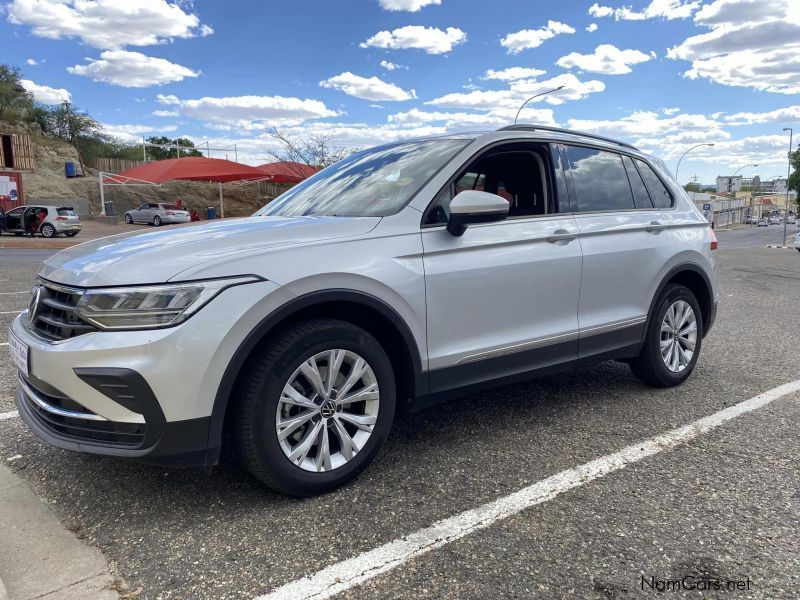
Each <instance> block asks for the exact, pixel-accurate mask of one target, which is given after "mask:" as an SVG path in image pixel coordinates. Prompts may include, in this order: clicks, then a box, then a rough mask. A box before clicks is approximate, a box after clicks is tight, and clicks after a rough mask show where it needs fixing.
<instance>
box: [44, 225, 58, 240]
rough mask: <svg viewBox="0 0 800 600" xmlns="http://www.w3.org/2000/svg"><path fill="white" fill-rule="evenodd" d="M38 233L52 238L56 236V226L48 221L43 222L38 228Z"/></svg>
mask: <svg viewBox="0 0 800 600" xmlns="http://www.w3.org/2000/svg"><path fill="white" fill-rule="evenodd" d="M39 233H41V234H42V235H43V236H44V237H46V238H54V237H56V235H58V234H57V232H56V228H55V227H53V226H52V225H50V223H45V224H44V225H42V228H41V229H40V230H39Z"/></svg>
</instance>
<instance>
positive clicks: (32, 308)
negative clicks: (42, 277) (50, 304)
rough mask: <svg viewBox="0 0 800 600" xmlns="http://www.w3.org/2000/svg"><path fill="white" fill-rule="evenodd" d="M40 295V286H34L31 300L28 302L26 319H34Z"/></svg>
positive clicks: (32, 320) (31, 320)
mask: <svg viewBox="0 0 800 600" xmlns="http://www.w3.org/2000/svg"><path fill="white" fill-rule="evenodd" d="M41 296H42V287H41V286H39V285H37V286H34V288H33V290H32V291H31V301H30V302H29V303H28V321H30V322H31V323H33V322H34V321H35V320H36V313H37V312H38V311H39V300H40V299H41Z"/></svg>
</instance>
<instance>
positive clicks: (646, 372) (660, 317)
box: [630, 284, 703, 387]
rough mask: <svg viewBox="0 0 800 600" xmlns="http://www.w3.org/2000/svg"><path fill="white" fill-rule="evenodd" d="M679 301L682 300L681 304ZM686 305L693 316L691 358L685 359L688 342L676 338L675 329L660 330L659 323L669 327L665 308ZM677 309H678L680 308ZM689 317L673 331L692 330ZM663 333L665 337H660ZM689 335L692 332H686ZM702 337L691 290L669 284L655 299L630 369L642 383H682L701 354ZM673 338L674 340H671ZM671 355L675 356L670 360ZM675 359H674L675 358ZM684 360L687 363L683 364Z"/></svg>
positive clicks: (701, 327)
mask: <svg viewBox="0 0 800 600" xmlns="http://www.w3.org/2000/svg"><path fill="white" fill-rule="evenodd" d="M680 303H685V304H683V305H681V304H680ZM676 305H677V306H678V307H681V306H688V307H689V308H690V309H691V313H692V317H693V318H694V340H691V339H689V341H693V342H694V348H693V350H692V351H691V358H690V359H688V360H686V359H687V356H686V354H685V353H684V352H685V351H687V350H688V346H687V344H688V342H682V341H680V340H677V341H675V340H676V339H677V338H675V337H674V333H670V332H669V331H664V332H662V325H664V326H665V327H668V325H667V323H668V321H667V320H666V319H667V311H668V310H670V309H671V308H672V307H673V306H676ZM679 310H680V309H679ZM689 323H690V321H689V320H687V321H686V324H684V325H680V323H678V326H677V328H676V329H673V332H674V331H676V330H678V331H687V332H690V331H691V325H690V324H689ZM662 333H663V335H664V339H663V340H662ZM688 337H691V336H688ZM680 338H681V339H686V338H687V336H683V335H681V336H680ZM702 340H703V318H702V313H701V312H700V306H699V304H698V303H697V298H695V295H694V293H692V291H691V290H690V289H689V288H687V287H685V286H682V285H676V284H671V285H668V286H667V287H666V289H665V290H664V291H663V292H662V293H661V295H660V296H659V299H658V301H657V302H656V304H655V308H654V309H653V314H652V315H650V319H649V323H648V326H647V332H646V334H645V340H644V344H643V345H642V349H641V351H640V353H639V356H637V357H636V358H634V359H633V360H631V361H630V366H631V370H632V371H633V374H634V375H635V376H636V377H638V378H639V379H640V380H642V381H643V382H644V383H646V384H648V385H651V386H653V387H673V386H676V385H680V384H682V383H683V382H684V381H686V380H687V379H688V378H689V375H691V374H692V371H693V370H694V367H695V365H696V364H697V359H698V357H699V356H700V349H701V346H702ZM662 341H663V342H664V343H666V344H670V345H669V346H665V351H666V352H667V356H666V357H664V356H662ZM670 342H673V343H670ZM674 344H677V345H678V346H677V351H676V352H675V353H674V354H671V353H670V350H669V349H668V348H671V347H672V346H673V345H674ZM673 359H674V360H673ZM667 361H670V362H673V367H676V366H677V368H678V370H677V371H675V370H674V368H670V367H669V366H668V365H667ZM675 361H677V362H675ZM683 361H686V364H682V363H683Z"/></svg>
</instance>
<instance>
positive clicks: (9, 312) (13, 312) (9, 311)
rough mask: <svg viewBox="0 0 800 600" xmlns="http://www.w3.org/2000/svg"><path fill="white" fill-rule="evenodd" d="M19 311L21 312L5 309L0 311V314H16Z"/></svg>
mask: <svg viewBox="0 0 800 600" xmlns="http://www.w3.org/2000/svg"><path fill="white" fill-rule="evenodd" d="M21 312H22V311H21V310H5V311H0V315H18V314H19V313H21Z"/></svg>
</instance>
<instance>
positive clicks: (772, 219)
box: [769, 215, 781, 225]
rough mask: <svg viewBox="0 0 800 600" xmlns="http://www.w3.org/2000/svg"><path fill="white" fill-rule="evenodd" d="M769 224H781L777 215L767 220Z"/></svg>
mask: <svg viewBox="0 0 800 600" xmlns="http://www.w3.org/2000/svg"><path fill="white" fill-rule="evenodd" d="M769 224H770V225H780V224H781V218H780V217H778V216H777V215H772V216H771V217H770V218H769Z"/></svg>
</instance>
